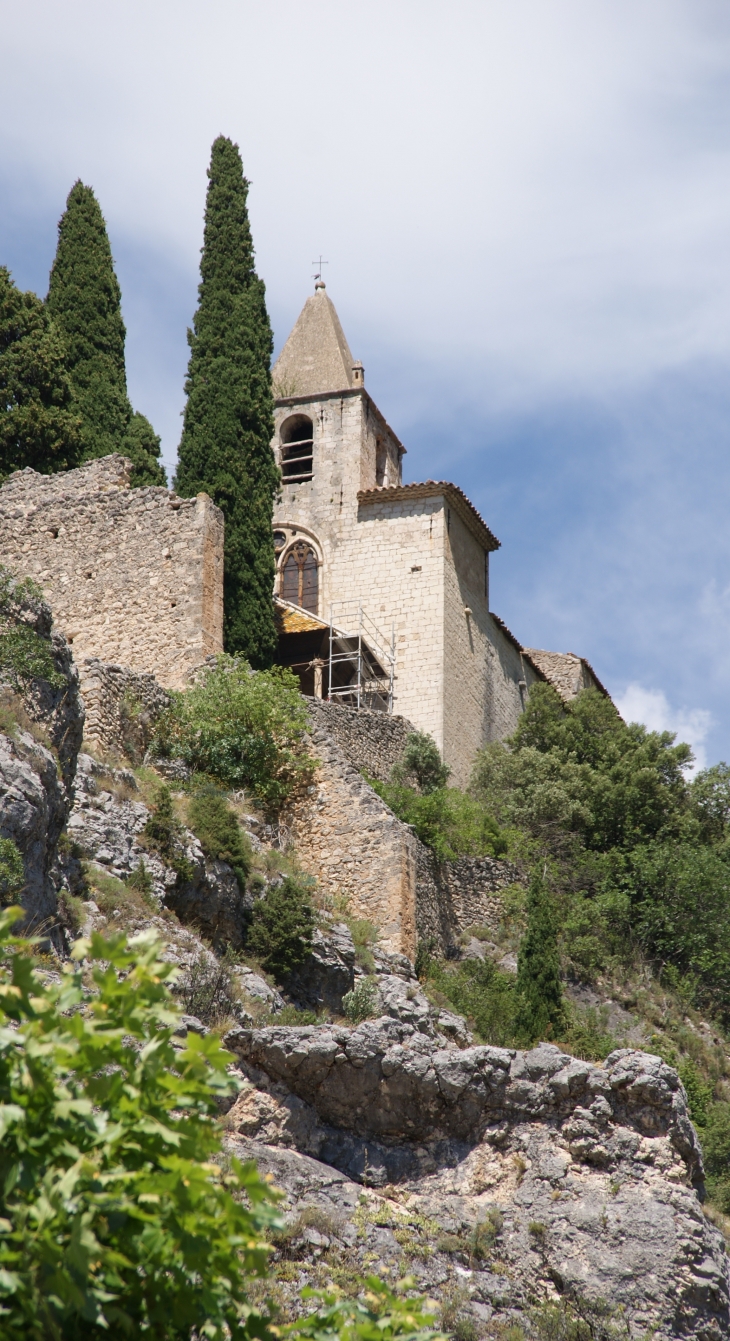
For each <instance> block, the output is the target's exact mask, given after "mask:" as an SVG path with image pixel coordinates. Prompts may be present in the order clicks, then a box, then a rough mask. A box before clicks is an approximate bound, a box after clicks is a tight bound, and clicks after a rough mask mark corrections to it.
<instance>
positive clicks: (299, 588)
mask: <svg viewBox="0 0 730 1341" xmlns="http://www.w3.org/2000/svg"><path fill="white" fill-rule="evenodd" d="M281 597H282V600H284V601H291V603H292V605H300V606H301V607H302V609H303V610H308V611H309V613H310V614H312V615H316V614H317V609H318V603H319V564H318V563H317V555H316V554H315V552H314V550H313V549H312V546H311V545H308V544H307V543H306V541H304V540H298V541H297V543H296V544H295V545H293V546H292V548H291V549H290V550H289V553H288V554H287V556H286V559H285V560H284V563H283V565H282V569H281Z"/></svg>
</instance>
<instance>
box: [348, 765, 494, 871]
mask: <svg viewBox="0 0 730 1341" xmlns="http://www.w3.org/2000/svg"><path fill="white" fill-rule="evenodd" d="M368 781H369V782H370V785H371V786H372V787H373V789H374V790H375V791H376V792H377V793H378V795H379V796H381V797H382V798H383V800H384V801H385V803H386V805H389V806H390V808H391V810H392V811H393V812H394V813H395V814H396V815H397V816H398V818H399V819H401V820H403V822H404V823H405V824H410V825H412V826H413V828H414V829H415V831H416V833H417V834H418V837H419V838H420V840H421V842H422V843H425V844H426V846H427V847H430V848H431V850H432V851H433V853H434V855H435V856H436V858H437V859H438V860H439V861H455V860H456V858H457V857H485V856H492V857H498V856H501V855H502V854H503V853H504V852H505V851H506V850H507V842H506V839H505V838H504V836H503V835H502V834H501V833H500V830H499V826H498V825H497V823H496V822H495V820H493V819H492V817H491V815H489V814H488V813H487V811H486V810H485V809H484V806H483V805H482V804H481V803H480V802H479V801H477V800H475V799H474V798H473V797H471V796H467V795H466V793H465V792H461V791H459V790H458V788H456V787H440V788H438V789H435V790H433V791H429V792H428V793H427V794H426V795H425V796H424V795H421V793H420V792H417V791H414V789H413V788H412V787H407V786H405V785H404V784H403V783H397V782H378V781H377V780H374V779H372V778H369V779H368Z"/></svg>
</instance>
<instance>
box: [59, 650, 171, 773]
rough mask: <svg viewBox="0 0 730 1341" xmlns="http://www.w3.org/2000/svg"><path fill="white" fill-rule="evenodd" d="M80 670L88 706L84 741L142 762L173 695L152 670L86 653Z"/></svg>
mask: <svg viewBox="0 0 730 1341" xmlns="http://www.w3.org/2000/svg"><path fill="white" fill-rule="evenodd" d="M79 671H80V678H81V696H82V698H83V701H84V707H85V709H86V722H85V726H84V742H85V743H86V744H88V745H91V746H93V747H94V748H95V749H97V750H101V751H102V753H104V754H110V755H115V754H118V755H124V756H126V757H127V758H129V759H132V760H133V761H134V762H140V761H141V760H142V758H143V757H144V753H145V750H146V748H147V745H148V743H149V739H150V736H151V733H152V729H153V727H154V723H155V721H156V719H157V718H158V717H159V715H160V713H161V712H164V710H165V708H166V707H167V706H168V705H169V702H170V695H169V694H167V693H166V692H165V690H164V689H163V688H162V687H161V685H159V684H158V683H157V680H156V679H155V677H154V675H150V674H149V672H147V671H133V670H130V669H129V667H128V666H110V665H107V664H106V663H105V662H103V661H100V660H99V658H98V657H87V658H86V660H85V661H82V663H81V666H80V667H79Z"/></svg>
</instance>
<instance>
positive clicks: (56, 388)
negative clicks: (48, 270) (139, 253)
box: [0, 266, 81, 477]
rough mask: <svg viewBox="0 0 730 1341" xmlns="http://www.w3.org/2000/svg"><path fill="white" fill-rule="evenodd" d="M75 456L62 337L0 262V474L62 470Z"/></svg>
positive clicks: (76, 430) (75, 425)
mask: <svg viewBox="0 0 730 1341" xmlns="http://www.w3.org/2000/svg"><path fill="white" fill-rule="evenodd" d="M80 458H81V420H80V418H79V416H78V414H77V413H76V410H75V406H74V405H73V404H72V387H71V379H70V377H69V373H68V367H67V363H66V347H65V343H64V339H63V336H62V335H61V333H60V332H59V330H58V329H57V327H56V326H55V324H54V322H53V321H52V319H51V317H50V314H49V312H48V311H47V310H46V308H45V307H44V306H43V303H42V302H41V300H40V299H39V298H37V297H36V295H35V294H34V293H23V292H22V291H21V290H20V289H18V288H17V286H16V285H15V284H14V283H13V280H12V278H11V276H10V272H9V271H8V270H7V269H6V268H5V267H4V266H0V476H2V477H4V476H6V475H9V474H10V473H11V471H13V470H23V469H25V467H26V466H31V467H32V468H33V470H39V471H41V473H42V474H46V475H47V474H51V473H52V472H53V471H56V470H67V469H69V468H70V467H71V466H75V465H78V463H79V460H80Z"/></svg>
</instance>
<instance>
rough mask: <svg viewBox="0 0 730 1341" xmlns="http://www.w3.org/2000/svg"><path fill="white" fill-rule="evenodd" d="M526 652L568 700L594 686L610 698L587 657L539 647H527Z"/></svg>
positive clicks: (565, 700)
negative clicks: (548, 650) (546, 650)
mask: <svg viewBox="0 0 730 1341" xmlns="http://www.w3.org/2000/svg"><path fill="white" fill-rule="evenodd" d="M525 652H526V654H527V655H528V656H529V658H530V660H531V661H532V663H533V665H535V666H538V667H539V669H540V671H541V672H542V674H543V676H544V677H545V679H546V680H548V681H549V683H550V684H551V685H553V687H554V688H555V689H557V691H558V693H559V694H560V697H561V698H562V699H563V700H564V702H567V701H568V700H569V699H571V698H575V697H576V695H577V694H579V693H580V691H581V689H586V688H589V687H593V688H595V689H598V690H599V692H600V693H601V694H604V695H605V697H606V698H608V699H610V697H611V695H610V694H609V692H608V690H607V689H605V688H604V686H603V685H602V684H601V681H600V680H599V678H598V676H597V675H596V672H595V671H594V670H593V667H592V666H591V665H590V664H589V662H587V661H586V659H585V657H579V656H577V655H576V653H575V652H545V651H543V650H542V649H540V648H537V647H526V648H525Z"/></svg>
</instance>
